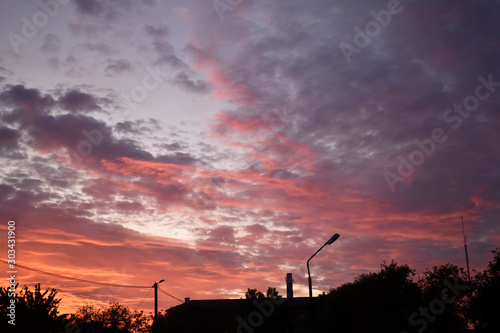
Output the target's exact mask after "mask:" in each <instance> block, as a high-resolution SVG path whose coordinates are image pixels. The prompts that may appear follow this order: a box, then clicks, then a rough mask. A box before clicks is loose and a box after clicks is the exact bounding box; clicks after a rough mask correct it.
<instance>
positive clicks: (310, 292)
mask: <svg viewBox="0 0 500 333" xmlns="http://www.w3.org/2000/svg"><path fill="white" fill-rule="evenodd" d="M339 237H340V235H339V234H335V235H333V236H332V237H331V238H330V239H329V240H328V241H327V242H326V243H325V244H323V246H322V247H321V248H320V249H319V250H318V251H316V252H315V253H314V254H313V255H312V256H311V258H309V259H308V260H307V274H308V275H309V299H312V297H313V296H312V282H311V271H310V270H309V261H310V260H311V259H312V258H314V256H315V255H316V254H318V252H319V251H321V250H323V248H324V247H325V246H327V245H332V243H333V242H335V241H336V240H337V239H339Z"/></svg>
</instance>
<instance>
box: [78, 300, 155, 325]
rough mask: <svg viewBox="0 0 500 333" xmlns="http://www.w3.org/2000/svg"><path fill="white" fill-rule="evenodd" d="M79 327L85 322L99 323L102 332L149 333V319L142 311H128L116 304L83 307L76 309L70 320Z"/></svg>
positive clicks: (150, 321)
mask: <svg viewBox="0 0 500 333" xmlns="http://www.w3.org/2000/svg"><path fill="white" fill-rule="evenodd" d="M71 319H72V320H73V321H74V322H75V323H76V324H77V325H78V326H79V327H83V324H84V323H86V322H91V321H92V322H100V323H101V325H102V327H103V328H104V329H105V330H104V332H113V333H114V332H134V333H143V332H144V333H146V332H149V331H150V329H149V328H150V326H151V323H152V319H151V317H148V316H146V315H145V314H144V313H143V311H130V310H129V308H128V307H126V306H123V305H121V304H119V303H117V302H109V305H108V306H106V307H102V308H97V307H95V306H93V305H84V306H81V307H79V308H78V309H77V311H76V313H75V314H74V315H73V316H72V318H71Z"/></svg>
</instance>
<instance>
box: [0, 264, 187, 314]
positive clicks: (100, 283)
mask: <svg viewBox="0 0 500 333" xmlns="http://www.w3.org/2000/svg"><path fill="white" fill-rule="evenodd" d="M0 261H2V262H4V263H6V264H9V263H8V261H7V260H4V259H0ZM16 267H21V268H24V269H27V270H30V271H33V272H37V273H41V274H45V275H49V276H53V277H57V278H60V279H66V280H71V281H77V282H82V283H90V284H97V285H101V286H112V287H122V288H136V289H145V288H153V287H152V286H132V285H125V284H115V283H106V282H97V281H91V280H85V279H79V278H74V277H71V276H66V275H61V274H56V273H51V272H46V271H42V270H41V269H36V268H32V267H28V266H24V265H20V264H16ZM158 290H160V291H161V292H162V293H164V294H165V295H167V296H170V297H172V298H174V299H176V300H178V301H179V302H181V303H182V302H183V301H182V300H180V299H179V298H177V297H175V296H173V295H171V294H169V293H168V292H167V291H165V290H163V289H161V288H159V287H158ZM149 292H151V289H150V290H149ZM149 292H148V295H149ZM148 295H146V297H147V296H148ZM144 299H146V298H144ZM143 302H144V300H143V301H142V302H141V304H142V303H143ZM141 304H139V306H140V305H141ZM139 306H138V307H139Z"/></svg>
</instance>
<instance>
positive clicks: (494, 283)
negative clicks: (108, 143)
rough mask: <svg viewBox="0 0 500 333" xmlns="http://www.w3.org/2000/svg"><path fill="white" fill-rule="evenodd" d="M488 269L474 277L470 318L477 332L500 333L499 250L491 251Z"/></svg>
mask: <svg viewBox="0 0 500 333" xmlns="http://www.w3.org/2000/svg"><path fill="white" fill-rule="evenodd" d="M492 253H493V255H494V256H493V260H492V261H490V263H489V264H488V268H487V269H486V270H485V271H484V272H483V273H479V274H477V275H476V276H475V277H474V282H475V284H476V286H477V289H476V292H475V293H474V295H473V299H472V302H471V303H472V304H471V311H470V313H471V317H472V318H473V320H474V323H475V327H476V331H477V332H480V333H482V332H500V249H498V248H497V249H496V250H493V251H492Z"/></svg>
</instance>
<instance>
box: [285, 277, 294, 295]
mask: <svg viewBox="0 0 500 333" xmlns="http://www.w3.org/2000/svg"><path fill="white" fill-rule="evenodd" d="M286 298H293V278H292V273H286Z"/></svg>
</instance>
